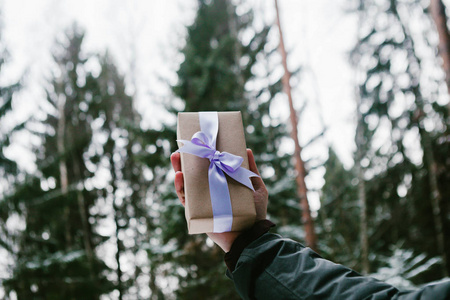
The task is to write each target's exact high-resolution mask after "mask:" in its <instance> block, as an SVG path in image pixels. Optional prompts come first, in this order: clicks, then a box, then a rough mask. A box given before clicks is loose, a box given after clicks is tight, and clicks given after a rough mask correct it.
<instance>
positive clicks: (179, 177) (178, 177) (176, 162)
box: [170, 152, 186, 206]
mask: <svg viewBox="0 0 450 300" xmlns="http://www.w3.org/2000/svg"><path fill="white" fill-rule="evenodd" d="M170 161H171V162H172V167H173V169H174V171H175V179H174V184H175V191H176V192H177V196H178V199H180V202H181V204H183V206H184V204H185V202H186V198H185V196H184V178H183V172H181V161H180V153H178V152H176V153H172V155H171V156H170Z"/></svg>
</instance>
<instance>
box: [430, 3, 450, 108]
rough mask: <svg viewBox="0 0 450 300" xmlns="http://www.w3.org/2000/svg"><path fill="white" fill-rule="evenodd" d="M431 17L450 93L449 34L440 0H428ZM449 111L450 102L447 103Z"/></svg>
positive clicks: (442, 4) (443, 7)
mask: <svg viewBox="0 0 450 300" xmlns="http://www.w3.org/2000/svg"><path fill="white" fill-rule="evenodd" d="M430 13H431V17H432V18H433V20H434V23H435V24H436V29H437V32H438V34H439V54H440V55H441V57H442V61H443V64H442V66H443V68H444V72H445V82H446V84H447V90H448V91H449V93H450V34H449V32H448V28H447V16H446V14H445V6H444V3H442V0H431V1H430ZM447 108H448V110H449V113H450V103H449V104H448V105H447Z"/></svg>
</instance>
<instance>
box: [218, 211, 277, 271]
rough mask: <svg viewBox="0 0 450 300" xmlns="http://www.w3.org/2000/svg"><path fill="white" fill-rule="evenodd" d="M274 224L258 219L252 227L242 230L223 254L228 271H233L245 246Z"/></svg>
mask: <svg viewBox="0 0 450 300" xmlns="http://www.w3.org/2000/svg"><path fill="white" fill-rule="evenodd" d="M274 226H275V224H274V223H272V222H271V221H269V220H260V221H257V222H256V223H255V224H254V225H253V226H252V227H250V229H248V230H246V231H244V232H242V233H241V234H240V235H239V236H238V237H237V238H236V239H235V240H234V242H233V245H231V249H230V252H227V253H226V254H225V258H224V260H225V264H226V265H227V268H228V270H230V272H233V271H234V269H235V267H236V264H237V262H238V260H239V257H240V256H241V253H242V251H244V249H245V247H247V246H248V245H250V243H252V242H253V241H255V240H256V239H257V238H259V237H260V236H262V235H263V234H264V233H266V232H268V231H269V229H270V228H271V227H274Z"/></svg>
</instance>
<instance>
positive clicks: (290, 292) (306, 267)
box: [228, 233, 450, 300]
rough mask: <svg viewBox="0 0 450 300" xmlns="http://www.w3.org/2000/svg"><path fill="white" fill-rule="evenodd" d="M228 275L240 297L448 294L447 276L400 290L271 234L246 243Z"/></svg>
mask: <svg viewBox="0 0 450 300" xmlns="http://www.w3.org/2000/svg"><path fill="white" fill-rule="evenodd" d="M228 276H229V277H230V278H231V279H232V280H233V281H234V284H235V286H236V289H237V291H238V293H239V295H240V296H241V297H242V298H243V299H271V300H273V299H398V300H413V299H432V300H440V299H449V295H450V281H448V282H444V283H441V284H439V285H433V286H427V287H425V288H422V289H420V290H417V291H412V292H400V291H399V290H397V289H396V288H395V287H393V286H391V285H388V284H386V283H383V282H381V281H378V280H376V279H373V278H370V277H365V276H361V275H360V274H358V273H356V272H355V271H353V270H351V269H349V268H346V267H344V266H342V265H339V264H335V263H332V262H330V261H328V260H325V259H323V258H322V257H320V256H319V255H318V254H316V253H315V252H314V251H312V250H311V249H310V248H307V247H304V246H303V245H301V244H299V243H297V242H294V241H292V240H289V239H283V238H281V237H280V236H279V235H276V234H271V233H266V234H264V235H262V236H261V237H259V238H258V239H256V240H255V241H253V242H252V243H250V244H249V245H248V246H247V247H246V248H245V249H244V250H243V251H242V253H241V255H240V257H239V259H238V261H237V263H236V266H235V268H234V270H233V272H228Z"/></svg>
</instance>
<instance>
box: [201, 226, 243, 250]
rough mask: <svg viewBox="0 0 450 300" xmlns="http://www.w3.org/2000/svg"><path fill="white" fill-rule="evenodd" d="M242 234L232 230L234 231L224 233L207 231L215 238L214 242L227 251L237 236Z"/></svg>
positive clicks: (209, 235) (210, 236) (212, 238)
mask: <svg viewBox="0 0 450 300" xmlns="http://www.w3.org/2000/svg"><path fill="white" fill-rule="evenodd" d="M240 234H241V232H238V231H232V232H223V233H214V232H209V233H207V235H208V237H209V238H210V239H211V240H213V242H214V243H216V244H217V245H218V246H219V247H220V248H222V250H223V251H224V252H225V253H226V252H229V251H230V249H231V246H232V245H233V243H234V241H235V240H236V238H237V237H238V236H239V235H240Z"/></svg>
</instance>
